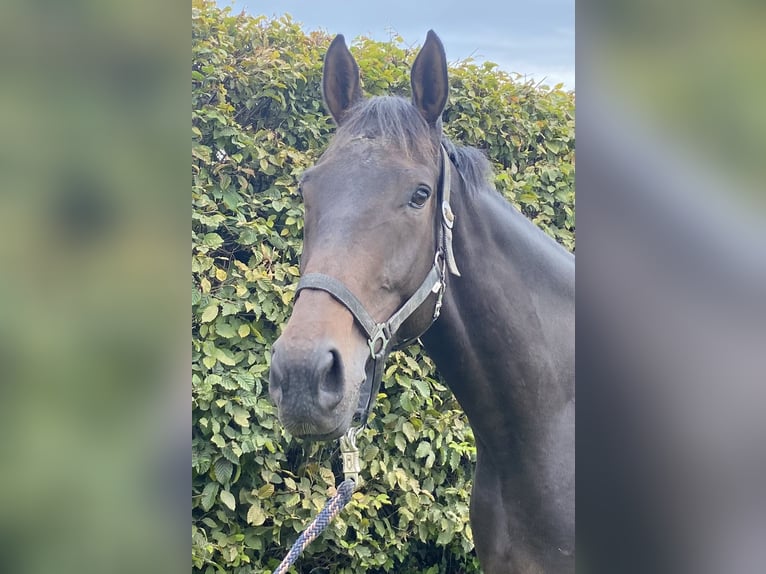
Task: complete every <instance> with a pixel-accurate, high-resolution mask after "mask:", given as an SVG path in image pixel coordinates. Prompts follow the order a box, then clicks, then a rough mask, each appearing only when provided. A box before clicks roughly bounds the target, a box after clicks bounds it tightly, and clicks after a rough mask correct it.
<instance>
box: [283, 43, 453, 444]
mask: <svg viewBox="0 0 766 574" xmlns="http://www.w3.org/2000/svg"><path fill="white" fill-rule="evenodd" d="M411 84H412V94H413V95H412V100H411V101H408V100H404V99H402V98H395V97H382V98H372V99H364V98H363V96H362V91H361V87H360V82H359V68H358V67H357V64H356V62H355V61H354V58H353V56H352V55H351V53H350V52H349V51H348V48H346V45H345V41H344V39H343V36H337V37H336V38H335V40H333V42H332V44H331V45H330V48H329V50H328V52H327V55H326V57H325V63H324V72H323V79H322V92H323V97H324V102H325V106H326V107H327V109H328V111H329V112H330V114H331V115H332V117H333V119H334V120H335V122H336V124H337V125H338V129H337V132H336V134H335V136H334V137H333V140H332V141H331V143H330V146H329V147H328V149H327V151H326V152H325V153H324V155H323V156H322V157H321V159H320V160H319V162H317V164H316V165H315V166H313V167H312V168H310V169H309V170H307V171H306V172H305V173H304V175H303V178H302V182H301V192H302V195H303V198H304V203H305V225H304V241H303V255H302V259H301V273H302V274H303V275H304V277H306V276H307V275H309V274H322V275H323V276H325V277H330V278H332V280H336V281H337V282H339V283H340V284H342V285H343V286H345V288H346V289H347V290H348V291H349V292H350V293H351V294H352V296H354V297H356V299H358V302H359V303H361V305H362V306H363V307H364V309H366V312H367V313H369V315H370V316H371V318H372V319H373V320H374V321H375V322H377V323H380V322H384V321H386V320H388V319H389V318H390V317H391V316H392V314H394V313H395V312H396V311H397V310H398V309H399V308H400V307H401V306H402V305H403V304H404V303H405V302H406V301H407V300H408V299H409V298H410V297H411V296H412V295H413V293H415V292H416V291H418V289H419V286H421V284H423V282H424V277H426V276H427V275H428V274H429V270H430V269H432V268H433V267H434V255H435V253H436V248H437V238H438V237H439V221H440V219H439V215H438V213H439V212H438V209H439V208H440V206H439V205H437V203H438V201H437V195H438V194H437V191H438V186H439V184H440V174H441V166H442V156H441V152H440V141H441V114H442V111H443V109H444V105H445V103H446V101H447V92H448V85H447V63H446V58H445V54H444V48H443V46H442V44H441V42H440V41H439V39H438V37H437V36H436V34H434V33H433V32H432V31H431V32H429V33H428V37H427V39H426V43H425V44H424V46H423V48H422V50H421V51H420V53H419V54H418V56H417V58H416V60H415V63H414V64H413V67H412V72H411ZM429 301H433V297H429ZM433 312H434V304H433V303H431V304H428V303H426V304H423V305H422V306H420V308H418V310H417V311H416V312H415V313H414V314H413V315H412V316H411V317H410V318H409V319H407V320H406V321H405V322H404V324H403V325H402V328H401V329H400V332H399V333H398V334H396V335H394V337H395V338H398V339H400V340H401V339H404V338H406V337H407V336H416V335H418V334H419V333H420V332H421V331H422V330H423V329H425V328H427V327H428V325H429V324H430V320H431V318H432V317H433ZM272 353H273V355H272V362H271V373H270V385H269V392H270V394H271V397H272V398H273V400H274V402H275V403H276V404H277V406H278V408H279V416H280V419H281V421H282V423H283V424H284V426H285V427H286V428H287V429H288V430H289V431H290V432H291V433H292V434H294V435H296V436H307V437H311V438H317V439H331V438H336V437H338V436H340V435H341V434H343V432H344V431H345V430H346V429H347V428H348V427H349V425H350V424H351V421H352V418H353V416H354V413H355V411H356V409H357V404H358V402H359V399H360V387H361V386H362V385H363V383H364V382H365V380H366V378H367V374H366V372H367V371H368V370H369V362H370V361H371V355H372V353H371V350H370V344H369V336H368V334H367V333H365V331H364V330H363V328H362V326H361V324H360V321H359V319H358V318H357V319H355V317H354V315H353V314H352V312H351V311H349V309H348V307H347V306H346V305H344V304H342V303H341V302H339V300H338V298H337V296H333V295H331V294H329V293H328V292H327V291H326V290H322V289H321V288H307V289H303V290H301V291H300V292H299V293H298V296H297V299H296V301H295V305H294V308H293V313H292V316H291V317H290V320H289V321H288V323H287V325H286V327H285V329H284V331H283V333H282V335H281V337H280V338H279V339H278V340H277V341H276V342H275V344H274V347H273V350H272ZM381 360H382V359H381ZM363 399H365V397H363Z"/></svg>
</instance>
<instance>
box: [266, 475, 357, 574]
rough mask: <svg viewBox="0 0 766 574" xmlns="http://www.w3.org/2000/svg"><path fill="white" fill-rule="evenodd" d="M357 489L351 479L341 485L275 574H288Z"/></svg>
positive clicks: (296, 542)
mask: <svg viewBox="0 0 766 574" xmlns="http://www.w3.org/2000/svg"><path fill="white" fill-rule="evenodd" d="M355 488H356V484H355V483H354V481H353V480H351V479H346V480H344V481H343V482H341V483H340V485H339V486H338V490H337V492H336V493H335V495H334V496H333V497H332V498H330V500H328V501H327V504H325V505H324V508H323V509H322V510H321V512H320V513H319V514H317V517H316V518H315V519H314V520H313V521H312V522H311V524H309V525H308V527H307V528H306V529H305V530H304V531H303V532H302V533H301V535H300V536H299V537H298V539H297V540H296V541H295V543H294V544H293V546H292V548H290V552H288V553H287V556H285V558H284V560H282V563H281V564H280V565H279V566H278V567H277V569H276V570H274V572H273V574H285V573H286V572H287V569H288V568H290V566H292V565H293V563H294V562H295V561H296V560H297V559H298V556H300V554H301V552H303V551H304V550H305V549H306V547H307V546H308V545H309V544H311V543H312V542H313V541H314V539H315V538H316V537H317V536H319V535H320V534H321V533H322V531H323V530H324V529H325V528H327V527H328V526H329V524H330V522H332V519H333V518H335V517H336V516H337V515H338V513H339V512H340V511H341V510H343V508H344V507H345V506H346V505H347V504H348V503H349V501H350V500H351V495H352V494H354V489H355Z"/></svg>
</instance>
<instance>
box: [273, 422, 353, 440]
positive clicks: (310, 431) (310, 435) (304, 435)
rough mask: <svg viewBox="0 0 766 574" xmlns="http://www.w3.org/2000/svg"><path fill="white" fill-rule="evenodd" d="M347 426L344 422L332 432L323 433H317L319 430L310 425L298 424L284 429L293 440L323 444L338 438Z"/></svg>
mask: <svg viewBox="0 0 766 574" xmlns="http://www.w3.org/2000/svg"><path fill="white" fill-rule="evenodd" d="M347 426H348V425H347V424H345V422H342V423H340V424H339V425H338V426H336V427H335V428H334V429H333V430H331V431H329V432H325V433H320V432H317V431H318V430H319V429H318V428H317V427H316V425H313V424H311V423H298V424H296V425H293V426H288V427H285V429H286V430H287V431H288V432H289V433H290V434H291V435H293V436H294V437H295V438H299V439H301V440H304V441H309V442H324V441H330V440H334V439H336V438H339V437H340V436H342V435H343V433H344V432H346V427H347Z"/></svg>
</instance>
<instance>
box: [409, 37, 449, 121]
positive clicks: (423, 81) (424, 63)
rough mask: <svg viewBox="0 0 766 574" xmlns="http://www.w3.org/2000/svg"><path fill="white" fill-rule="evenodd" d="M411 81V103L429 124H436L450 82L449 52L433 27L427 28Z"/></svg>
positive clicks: (413, 67) (444, 102) (442, 108)
mask: <svg viewBox="0 0 766 574" xmlns="http://www.w3.org/2000/svg"><path fill="white" fill-rule="evenodd" d="M410 83H411V84H412V103H413V104H415V107H416V108H418V110H420V113H421V114H422V115H423V117H424V118H425V119H426V121H427V122H428V125H431V126H433V125H436V122H437V121H438V120H439V118H441V115H442V112H443V111H444V106H445V105H446V104H447V95H448V94H449V82H448V80H447V55H446V54H445V53H444V46H443V45H442V42H441V40H439V37H438V36H437V35H436V34H435V33H434V31H433V30H429V31H428V35H427V36H426V43H425V44H423V47H422V48H421V49H420V52H419V53H418V57H417V58H415V63H414V64H412V72H411V73H410Z"/></svg>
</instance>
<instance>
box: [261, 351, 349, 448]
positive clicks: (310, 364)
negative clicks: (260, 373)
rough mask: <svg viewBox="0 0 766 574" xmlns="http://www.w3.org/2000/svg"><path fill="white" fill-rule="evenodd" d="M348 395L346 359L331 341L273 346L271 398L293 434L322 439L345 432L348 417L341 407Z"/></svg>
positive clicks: (283, 422)
mask: <svg viewBox="0 0 766 574" xmlns="http://www.w3.org/2000/svg"><path fill="white" fill-rule="evenodd" d="M345 392H346V388H345V370H344V365H343V359H342V357H341V353H340V351H339V350H338V349H337V347H336V346H335V345H333V344H332V342H331V341H329V340H324V341H321V342H318V343H311V342H310V341H309V340H306V339H303V340H301V339H293V340H290V341H283V340H282V339H280V340H278V341H277V342H276V343H275V344H274V346H273V348H272V358H271V371H270V373H269V394H270V395H271V398H272V400H273V401H274V403H275V404H276V405H277V408H278V409H279V418H280V420H281V421H282V424H283V425H284V426H285V428H286V429H287V430H288V431H289V432H290V433H291V434H293V435H295V436H307V435H311V436H319V437H321V436H323V435H328V434H334V433H335V432H342V431H343V429H339V428H338V427H339V426H340V425H341V424H342V423H343V422H344V419H345V418H346V416H345V414H346V413H345V412H343V411H344V410H345V409H343V408H339V405H341V403H342V402H343V399H344V397H345ZM339 411H341V412H339Z"/></svg>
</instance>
